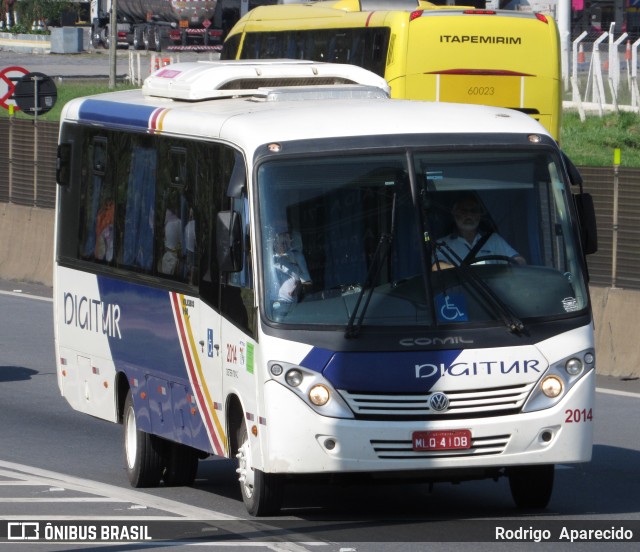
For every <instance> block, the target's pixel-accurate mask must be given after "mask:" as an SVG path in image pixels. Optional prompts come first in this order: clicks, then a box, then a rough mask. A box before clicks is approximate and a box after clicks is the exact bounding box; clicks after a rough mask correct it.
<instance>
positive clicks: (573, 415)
mask: <svg viewBox="0 0 640 552" xmlns="http://www.w3.org/2000/svg"><path fill="white" fill-rule="evenodd" d="M564 413H565V415H566V418H565V420H564V423H565V424H579V423H580V422H590V421H592V420H593V412H592V411H591V408H590V409H589V410H587V409H586V408H583V409H579V408H576V409H574V410H565V411H564Z"/></svg>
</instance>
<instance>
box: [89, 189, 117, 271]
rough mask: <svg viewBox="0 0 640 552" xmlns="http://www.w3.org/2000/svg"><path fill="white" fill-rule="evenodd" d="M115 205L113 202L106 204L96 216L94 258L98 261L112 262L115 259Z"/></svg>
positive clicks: (108, 201) (109, 201) (106, 202)
mask: <svg viewBox="0 0 640 552" xmlns="http://www.w3.org/2000/svg"><path fill="white" fill-rule="evenodd" d="M114 210H115V205H114V203H113V201H112V200H107V201H105V202H104V204H103V205H102V207H100V209H99V210H98V214H97V215H96V245H95V249H94V257H95V258H96V260H98V261H107V262H111V260H112V259H113V215H114Z"/></svg>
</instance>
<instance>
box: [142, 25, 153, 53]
mask: <svg viewBox="0 0 640 552" xmlns="http://www.w3.org/2000/svg"><path fill="white" fill-rule="evenodd" d="M153 35H154V33H153V29H152V28H151V27H149V25H147V26H146V27H145V28H144V29H143V31H142V43H143V44H144V49H145V50H147V51H149V50H150V49H151V44H152V43H153V41H154V40H155V39H154V37H153Z"/></svg>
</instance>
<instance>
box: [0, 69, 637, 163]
mask: <svg viewBox="0 0 640 552" xmlns="http://www.w3.org/2000/svg"><path fill="white" fill-rule="evenodd" d="M132 88H136V86H134V85H130V84H126V83H124V84H123V83H119V84H117V86H116V90H130V89H132ZM57 89H58V99H57V101H56V105H55V106H54V107H53V109H52V110H51V111H49V112H48V113H46V114H45V115H41V116H40V117H38V119H40V120H43V121H59V120H60V113H61V111H62V107H63V106H64V105H65V104H66V103H67V102H68V101H69V100H72V99H73V98H78V97H80V96H92V95H95V94H101V93H103V92H110V91H111V90H110V89H109V84H108V82H106V81H97V82H96V81H70V80H67V81H63V82H61V83H59V84H58V85H57ZM7 116H8V111H6V110H5V109H0V117H7ZM16 117H17V118H20V119H33V117H32V116H30V115H25V114H24V113H21V112H17V113H16ZM560 143H561V145H562V149H563V150H564V151H565V152H566V153H567V155H569V157H570V158H571V159H572V160H573V162H574V163H575V164H576V165H578V166H592V167H608V166H611V165H612V164H613V151H614V149H616V148H619V149H620V151H621V166H623V167H640V115H638V114H636V113H628V112H620V113H613V114H608V115H605V116H604V117H598V116H596V115H590V116H588V117H587V118H586V120H585V121H584V122H582V121H581V120H580V116H579V115H578V113H577V112H573V111H565V112H564V113H563V116H562V129H561V134H560Z"/></svg>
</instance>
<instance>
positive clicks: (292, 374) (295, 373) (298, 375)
mask: <svg viewBox="0 0 640 552" xmlns="http://www.w3.org/2000/svg"><path fill="white" fill-rule="evenodd" d="M284 379H285V380H286V381H287V383H288V384H289V385H290V386H291V387H298V386H299V385H300V384H301V383H302V372H301V371H300V370H295V369H294V370H289V371H288V372H287V375H286V376H285V377H284Z"/></svg>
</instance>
